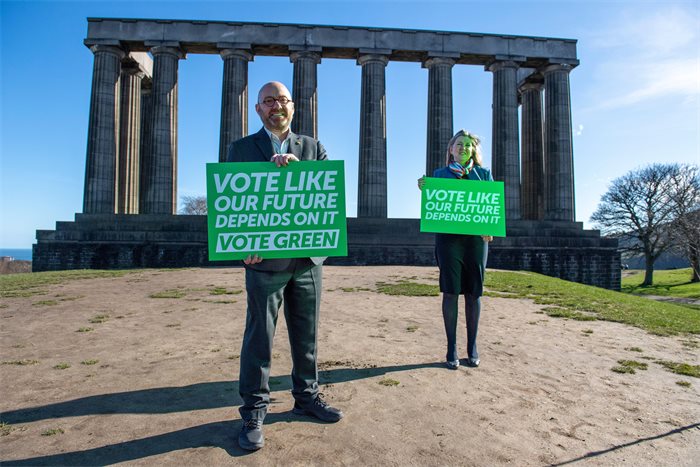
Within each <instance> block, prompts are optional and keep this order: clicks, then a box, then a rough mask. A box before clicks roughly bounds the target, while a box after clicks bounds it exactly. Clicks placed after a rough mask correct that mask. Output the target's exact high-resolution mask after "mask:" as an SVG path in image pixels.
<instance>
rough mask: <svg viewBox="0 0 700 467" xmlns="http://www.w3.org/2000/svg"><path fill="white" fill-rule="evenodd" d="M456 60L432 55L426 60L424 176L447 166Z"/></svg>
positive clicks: (431, 174)
mask: <svg viewBox="0 0 700 467" xmlns="http://www.w3.org/2000/svg"><path fill="white" fill-rule="evenodd" d="M454 64H455V61H454V60H453V59H451V58H446V57H433V58H429V59H428V60H426V61H425V62H423V68H427V69H428V138H427V151H426V154H427V157H426V161H425V175H427V176H428V177H432V176H433V172H434V171H435V169H437V168H440V167H444V166H445V154H446V152H447V143H449V141H450V138H452V135H453V129H452V67H453V66H454Z"/></svg>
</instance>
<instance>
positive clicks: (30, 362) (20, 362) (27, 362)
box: [2, 359, 39, 366]
mask: <svg viewBox="0 0 700 467" xmlns="http://www.w3.org/2000/svg"><path fill="white" fill-rule="evenodd" d="M37 363H39V360H29V359H24V360H7V361H4V362H2V364H3V365H16V366H26V365H36V364H37Z"/></svg>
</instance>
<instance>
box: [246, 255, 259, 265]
mask: <svg viewBox="0 0 700 467" xmlns="http://www.w3.org/2000/svg"><path fill="white" fill-rule="evenodd" d="M262 260H263V259H262V258H261V257H259V256H258V255H248V257H247V258H246V259H244V260H243V263H244V264H258V263H259V262H261V261H262Z"/></svg>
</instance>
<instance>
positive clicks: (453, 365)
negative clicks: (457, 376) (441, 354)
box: [445, 360, 459, 370]
mask: <svg viewBox="0 0 700 467" xmlns="http://www.w3.org/2000/svg"><path fill="white" fill-rule="evenodd" d="M445 365H446V366H447V368H449V369H450V370H456V369H457V368H459V360H447V362H446V363H445Z"/></svg>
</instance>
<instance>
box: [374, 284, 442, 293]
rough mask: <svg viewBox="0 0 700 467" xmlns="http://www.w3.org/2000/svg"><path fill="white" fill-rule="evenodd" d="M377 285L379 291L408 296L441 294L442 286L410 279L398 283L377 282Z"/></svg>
mask: <svg viewBox="0 0 700 467" xmlns="http://www.w3.org/2000/svg"><path fill="white" fill-rule="evenodd" d="M376 285H377V292H379V293H383V294H387V295H404V296H408V297H434V296H438V295H440V288H439V287H438V286H437V285H430V284H419V283H417V282H408V281H401V282H399V283H396V284H388V283H386V282H377V284H376Z"/></svg>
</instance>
